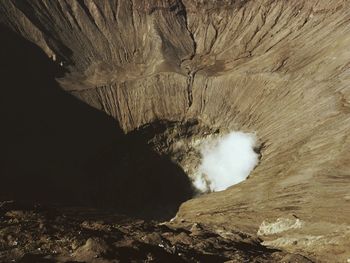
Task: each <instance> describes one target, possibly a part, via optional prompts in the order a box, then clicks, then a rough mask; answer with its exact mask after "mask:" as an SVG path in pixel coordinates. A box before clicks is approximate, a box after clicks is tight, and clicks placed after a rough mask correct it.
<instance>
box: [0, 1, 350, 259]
mask: <svg viewBox="0 0 350 263" xmlns="http://www.w3.org/2000/svg"><path fill="white" fill-rule="evenodd" d="M349 8H350V5H349V2H348V1H342V0H337V1H326V0H313V1H307V0H305V1H286V0H261V1H249V0H246V1H236V0H228V1H217V0H210V1H209V0H208V1H203V0H196V1H194V0H183V1H182V2H181V1H180V0H153V1H146V0H144V1H138V0H132V1H126V0H120V1H118V0H111V1H98V0H85V1H84V0H81V1H73V0H59V1H49V0H42V1H38V0H37V1H29V0H28V1H20V0H13V1H11V0H3V1H2V2H1V4H0V14H1V18H0V19H1V22H2V23H3V24H6V25H7V26H9V27H11V28H12V29H13V30H14V31H16V32H18V33H19V34H21V35H23V36H24V37H25V38H27V39H29V40H30V41H32V42H34V43H36V44H37V45H38V46H40V47H41V48H42V49H43V50H44V52H45V53H46V54H47V55H48V56H49V57H51V58H52V59H53V60H54V61H56V62H57V64H58V65H61V66H62V67H63V68H64V69H66V70H67V74H66V76H65V77H64V78H62V79H60V83H61V85H62V87H63V88H64V89H65V90H67V91H68V92H70V93H71V94H73V95H74V96H76V97H78V98H80V99H81V100H83V101H84V102H86V103H88V104H89V105H91V106H93V107H95V108H97V109H100V110H102V111H105V112H106V113H107V114H109V115H111V116H112V117H114V118H115V119H116V120H117V121H118V123H119V125H120V126H121V127H122V129H123V130H124V131H125V132H129V131H132V130H135V129H136V128H138V127H140V126H142V125H144V124H147V123H152V122H154V121H156V120H168V121H187V120H191V119H197V120H198V121H199V122H200V123H201V124H203V125H205V126H209V127H212V129H214V130H215V129H220V131H222V132H223V133H225V132H227V131H230V130H243V131H250V132H251V131H253V132H254V131H255V132H257V135H258V137H259V139H260V141H261V142H262V145H263V148H262V159H261V162H260V165H259V166H258V167H257V168H256V169H255V170H254V172H253V174H252V175H251V176H250V178H249V180H247V181H245V182H243V183H241V184H239V185H237V186H234V187H232V188H230V189H228V190H226V191H223V192H219V193H212V194H208V195H204V196H202V197H200V198H197V199H193V200H191V201H189V202H186V203H185V204H183V205H182V207H181V209H180V211H179V213H178V216H177V219H178V222H181V221H183V220H186V221H196V222H205V223H211V224H213V225H225V226H226V227H228V228H239V229H241V230H244V231H248V232H250V233H256V232H257V231H258V229H259V226H261V224H262V222H263V221H264V220H265V221H266V220H267V221H269V222H270V221H276V220H277V218H284V219H283V220H285V221H283V220H282V221H283V222H294V221H297V222H298V223H295V224H294V223H291V224H290V225H288V224H289V223H285V224H284V227H285V225H287V226H289V229H292V230H288V227H285V228H284V229H282V230H281V229H280V230H278V231H277V230H276V231H275V232H274V231H272V230H271V231H272V232H274V234H273V235H269V234H268V233H267V232H266V231H265V232H264V231H263V230H260V232H259V233H260V234H261V236H262V237H263V238H264V239H265V240H266V242H270V243H268V244H271V245H275V246H280V247H286V248H288V249H291V250H293V251H304V252H308V253H309V254H310V255H312V256H315V257H316V258H317V259H319V260H321V259H323V260H326V261H327V260H330V259H332V256H329V258H327V255H334V254H338V257H339V262H345V260H346V258H348V257H350V255H349V251H347V249H346V248H347V247H349V246H350V243H349V240H350V228H349V227H350V219H349V218H350V175H349V171H350V153H349V147H350V137H349V132H348V131H349V127H350V115H349V114H350V88H349V87H350V85H349V84H350V75H349V72H350V71H349V70H350V64H349V61H350V51H349V49H348V47H349V45H350V27H349V21H350V12H349V11H348V10H349ZM297 219H298V220H299V221H298V220H297ZM290 220H291V221H290ZM293 220H294V221H293ZM300 222H301V223H300ZM266 224H267V223H266V222H265V224H263V226H266ZM270 226H271V228H274V227H275V228H278V224H277V225H276V224H275V225H270ZM282 228H283V227H282ZM271 231H270V232H269V233H272V232H271Z"/></svg>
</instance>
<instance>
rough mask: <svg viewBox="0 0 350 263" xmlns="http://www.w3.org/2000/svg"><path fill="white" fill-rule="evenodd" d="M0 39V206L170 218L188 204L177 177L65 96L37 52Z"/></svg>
mask: <svg viewBox="0 0 350 263" xmlns="http://www.w3.org/2000/svg"><path fill="white" fill-rule="evenodd" d="M0 35H1V50H0V54H1V62H0V63H1V71H2V72H1V76H2V87H3V91H2V96H1V103H0V113H1V115H0V118H1V122H2V125H1V127H2V128H1V152H2V153H1V155H2V156H3V158H2V159H1V165H0V167H1V168H0V169H1V185H0V197H1V199H5V200H6V199H16V200H21V201H39V202H42V203H51V204H52V203H54V204H57V205H70V206H88V207H95V208H104V209H112V210H113V209H114V210H116V211H119V212H122V213H126V214H129V215H133V216H136V217H143V218H157V219H164V218H168V219H169V218H171V217H173V216H174V215H175V213H176V211H177V209H178V207H179V205H180V204H181V203H182V202H184V201H185V200H187V199H189V198H190V197H191V196H192V188H191V185H190V181H189V179H188V177H187V176H186V175H185V174H184V172H183V171H182V169H181V168H180V167H178V166H177V165H175V164H174V163H172V162H171V161H170V160H169V159H168V158H167V157H165V156H160V155H159V154H158V153H156V152H155V151H153V150H152V149H151V148H150V147H149V146H148V145H147V144H146V138H143V137H142V136H137V139H130V138H129V137H127V136H126V135H124V133H123V132H122V130H121V129H120V128H119V127H118V125H117V123H116V122H115V120H113V119H112V118H110V117H109V116H107V115H106V114H105V113H103V112H100V111H98V110H96V109H94V108H91V107H90V106H88V105H86V104H85V103H83V102H81V101H80V100H78V99H76V98H74V97H73V96H71V95H69V94H67V93H65V92H64V91H62V90H61V89H60V88H59V86H58V84H57V82H56V81H55V79H54V78H55V77H59V76H60V75H61V74H63V71H62V68H61V67H58V66H57V65H55V64H54V63H53V62H52V61H50V60H49V59H48V58H47V56H46V55H45V54H44V53H43V52H42V51H41V50H40V49H39V48H38V47H37V46H35V45H34V44H32V43H30V42H29V41H27V40H25V39H23V38H21V37H18V36H17V35H15V34H14V33H12V32H11V31H10V30H8V29H6V28H4V27H1V32H0ZM169 186H171V187H169Z"/></svg>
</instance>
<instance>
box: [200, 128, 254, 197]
mask: <svg viewBox="0 0 350 263" xmlns="http://www.w3.org/2000/svg"><path fill="white" fill-rule="evenodd" d="M256 141H257V140H256V137H255V135H254V134H250V133H243V132H232V133H229V134H227V135H225V136H223V137H221V138H219V139H215V140H213V141H210V142H207V143H205V144H203V145H202V146H201V149H200V151H201V154H202V163H201V165H200V166H199V171H198V175H197V177H196V179H195V181H194V182H193V184H194V186H195V187H196V188H198V189H199V190H201V191H203V192H205V191H208V190H209V191H222V190H225V189H226V188H228V187H229V186H231V185H234V184H237V183H239V182H241V181H243V180H245V179H246V178H247V177H248V175H249V173H250V172H251V171H252V170H253V169H254V167H255V166H256V165H257V164H258V161H259V155H258V154H257V153H256V152H255V151H254V147H255V146H256Z"/></svg>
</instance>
